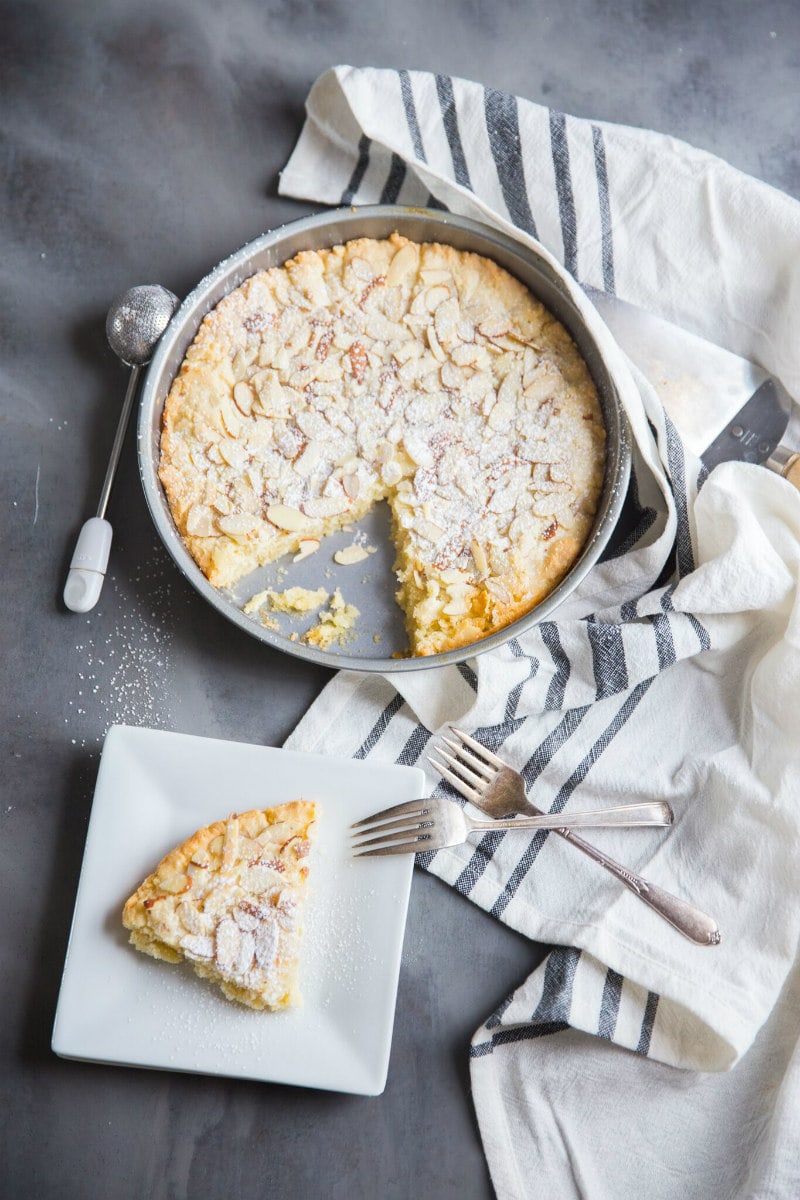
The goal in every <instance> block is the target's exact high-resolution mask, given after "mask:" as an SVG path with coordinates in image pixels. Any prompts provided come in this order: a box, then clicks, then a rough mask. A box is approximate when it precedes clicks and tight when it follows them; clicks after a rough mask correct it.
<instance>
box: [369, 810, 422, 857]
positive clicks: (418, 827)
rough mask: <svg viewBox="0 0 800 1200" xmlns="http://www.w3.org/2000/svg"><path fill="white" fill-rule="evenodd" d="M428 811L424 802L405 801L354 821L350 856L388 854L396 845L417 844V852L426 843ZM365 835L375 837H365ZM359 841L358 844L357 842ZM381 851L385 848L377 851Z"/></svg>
mask: <svg viewBox="0 0 800 1200" xmlns="http://www.w3.org/2000/svg"><path fill="white" fill-rule="evenodd" d="M432 824H433V821H432V819H431V807H430V804H429V802H428V801H427V800H409V801H407V802H406V803H405V804H394V805H392V807H391V808H383V809H381V811H380V812H376V813H371V814H370V816H368V817H364V819H363V820H361V821H354V822H353V824H352V825H351V826H350V828H351V829H352V831H353V837H354V839H355V841H354V843H353V846H354V854H355V856H356V857H359V856H360V855H362V854H391V853H393V852H394V851H393V848H392V845H393V843H397V842H408V843H411V842H413V843H417V842H418V843H419V848H420V850H424V849H425V842H426V841H430V834H429V833H426V832H425V831H426V829H430V827H431V825H432ZM368 834H375V835H377V836H374V837H368V836H367V835H368ZM359 839H361V840H359ZM381 847H386V848H385V849H381Z"/></svg>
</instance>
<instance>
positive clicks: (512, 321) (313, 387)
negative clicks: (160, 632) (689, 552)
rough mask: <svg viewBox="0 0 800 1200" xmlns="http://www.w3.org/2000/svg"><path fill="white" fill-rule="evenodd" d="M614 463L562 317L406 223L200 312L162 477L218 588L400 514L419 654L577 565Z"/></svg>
mask: <svg viewBox="0 0 800 1200" xmlns="http://www.w3.org/2000/svg"><path fill="white" fill-rule="evenodd" d="M604 471H605V428H604V424H603V418H602V412H601V409H600V404H599V400H598V396H597V391H596V388H595V385H594V383H593V381H592V378H591V375H590V373H589V370H588V368H587V366H586V363H585V362H584V360H583V358H582V356H581V354H580V353H579V351H578V349H577V347H576V345H575V343H574V341H573V339H572V338H571V337H570V335H569V333H568V332H567V330H566V329H565V328H564V326H563V325H562V324H561V323H559V322H558V321H557V320H556V319H555V318H554V317H553V315H552V314H551V313H550V312H549V311H548V310H547V309H545V307H544V306H543V305H542V304H541V303H540V302H539V301H538V300H537V299H536V298H535V297H534V296H533V295H532V294H531V292H530V291H529V290H528V289H527V288H526V287H525V286H524V285H523V284H522V283H521V282H520V281H519V280H517V279H516V278H514V277H513V276H512V275H510V274H509V273H508V272H507V271H505V270H504V269H502V268H501V267H499V266H498V265H497V264H496V263H495V262H493V261H492V260H490V259H487V258H485V257H482V256H479V255H477V254H474V253H470V252H466V251H459V250H456V249H455V248H453V247H452V246H448V245H442V244H438V243H424V244H418V243H415V242H412V241H409V240H408V239H406V238H404V237H402V236H401V235H399V234H397V233H395V234H393V235H392V236H391V237H389V238H386V239H381V240H376V239H369V238H362V239H358V240H355V241H351V242H348V243H347V244H345V245H338V246H333V247H330V248H328V249H323V250H309V251H304V252H302V253H300V254H298V255H297V256H296V257H295V258H293V259H292V260H291V261H289V262H287V263H285V264H284V265H283V266H282V267H274V268H271V269H269V270H263V271H260V272H258V273H257V274H255V275H253V276H252V277H251V278H250V279H248V280H246V281H245V282H244V283H243V284H242V285H241V286H239V287H237V288H236V289H235V290H233V291H231V292H230V293H229V294H228V295H227V296H226V297H225V298H224V299H223V300H222V301H221V302H220V303H219V304H218V305H217V306H216V308H214V309H213V310H212V311H211V312H210V313H209V314H208V315H207V316H206V317H205V319H204V320H203V322H202V324H201V326H200V329H199V331H198V333H197V336H196V337H195V339H194V341H193V343H192V344H191V346H190V347H189V349H188V351H187V354H186V357H185V359H184V362H183V364H182V365H181V368H180V370H179V372H178V374H177V376H176V378H175V380H174V382H173V384H172V387H171V390H170V392H169V395H168V397H167V401H166V404H165V409H164V418H163V428H162V436H161V460H160V478H161V481H162V484H163V486H164V489H165V492H166V495H167V498H168V501H169V505H170V509H171V512H172V515H173V518H174V520H175V523H176V525H177V527H178V530H179V531H180V533H181V535H182V537H183V538H184V540H185V542H186V544H187V546H188V548H189V550H190V552H191V554H192V555H193V557H194V559H195V561H196V562H197V563H198V564H199V566H200V568H201V569H202V571H203V572H204V573H205V575H206V576H207V578H208V579H209V580H210V582H211V583H212V584H213V585H215V586H216V587H219V588H230V587H232V586H233V585H234V584H236V583H237V582H238V581H239V580H241V579H242V578H243V577H244V576H246V575H248V574H249V573H250V572H251V571H253V570H254V569H255V568H257V567H259V566H261V565H263V564H265V563H268V562H272V561H274V560H276V559H278V558H280V557H281V556H283V555H285V554H290V553H291V554H295V553H297V551H298V548H299V547H300V546H301V543H302V544H303V545H305V546H308V545H309V544H310V543H311V542H313V539H320V540H321V539H324V538H325V537H326V536H327V535H329V534H331V533H333V532H335V531H337V530H340V529H342V528H343V527H345V526H349V525H350V524H351V523H352V522H354V521H357V520H359V519H360V518H361V517H363V516H364V515H365V514H366V513H367V512H368V511H369V510H370V509H371V507H372V506H373V505H375V504H376V503H378V502H380V501H387V502H388V504H389V505H390V507H391V513H392V529H393V534H392V536H393V542H394V547H395V551H396V561H395V572H396V576H397V592H396V596H397V601H398V603H399V604H400V606H401V607H402V609H403V612H404V614H405V621H406V628H407V633H408V640H409V647H410V653H412V654H414V655H431V654H436V653H441V652H443V651H446V650H450V649H454V648H457V647H462V646H465V645H469V644H471V643H473V642H477V641H479V640H480V639H481V638H484V637H486V636H487V635H488V634H490V633H492V632H494V631H495V630H498V629H502V628H504V627H505V626H507V625H508V624H510V623H511V622H513V621H514V620H516V619H517V618H518V617H520V616H522V615H523V614H524V613H526V612H528V611H529V610H530V609H532V608H533V607H534V606H535V605H537V604H538V603H540V602H541V600H542V599H544V598H545V597H546V596H547V595H548V594H549V593H550V592H551V591H552V590H553V588H554V587H556V585H557V584H558V583H559V582H560V580H561V579H562V578H563V577H564V575H565V574H566V573H567V571H568V570H569V569H570V567H571V566H572V565H573V563H574V562H575V561H576V559H577V558H578V556H579V555H580V553H581V550H582V548H583V546H584V544H585V542H586V539H587V537H588V535H589V533H590V531H591V528H592V525H593V520H594V516H595V513H596V510H597V505H598V501H599V497H600V493H601V490H602V485H603V479H604Z"/></svg>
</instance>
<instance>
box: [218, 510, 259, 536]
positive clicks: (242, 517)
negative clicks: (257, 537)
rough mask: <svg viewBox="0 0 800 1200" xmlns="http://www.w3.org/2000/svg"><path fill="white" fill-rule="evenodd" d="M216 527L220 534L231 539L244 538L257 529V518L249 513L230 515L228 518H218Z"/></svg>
mask: <svg viewBox="0 0 800 1200" xmlns="http://www.w3.org/2000/svg"><path fill="white" fill-rule="evenodd" d="M217 525H218V527H219V529H220V530H221V531H222V533H227V534H228V536H229V537H232V538H234V539H235V538H246V537H247V536H248V535H249V534H251V533H255V531H256V529H257V528H258V518H257V517H254V516H252V515H251V514H250V513H231V514H230V516H227V517H220V518H219V520H218V521H217Z"/></svg>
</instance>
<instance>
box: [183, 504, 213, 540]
mask: <svg viewBox="0 0 800 1200" xmlns="http://www.w3.org/2000/svg"><path fill="white" fill-rule="evenodd" d="M186 532H187V533H188V534H189V535H190V536H191V537H216V536H217V530H216V527H215V525H214V513H213V512H212V510H211V509H210V508H208V507H207V506H206V505H205V504H195V505H193V506H192V507H191V508H190V509H189V512H188V514H187V516H186Z"/></svg>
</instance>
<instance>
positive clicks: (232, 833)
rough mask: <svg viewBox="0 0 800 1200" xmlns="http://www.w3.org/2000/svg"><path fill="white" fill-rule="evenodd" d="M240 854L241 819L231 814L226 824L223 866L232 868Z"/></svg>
mask: <svg viewBox="0 0 800 1200" xmlns="http://www.w3.org/2000/svg"><path fill="white" fill-rule="evenodd" d="M238 853H239V818H238V816H237V815H236V813H231V815H230V816H229V817H228V819H227V821H226V822H225V835H224V841H223V843H222V866H223V868H229V867H232V866H233V864H234V863H235V862H236V859H237V857H238Z"/></svg>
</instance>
